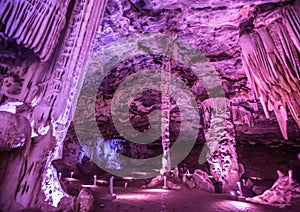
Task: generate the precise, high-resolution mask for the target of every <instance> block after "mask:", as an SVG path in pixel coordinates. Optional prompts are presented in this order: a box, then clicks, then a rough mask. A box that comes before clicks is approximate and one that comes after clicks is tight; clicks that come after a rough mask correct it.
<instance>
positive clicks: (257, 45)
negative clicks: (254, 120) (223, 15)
mask: <svg viewBox="0 0 300 212" xmlns="http://www.w3.org/2000/svg"><path fill="white" fill-rule="evenodd" d="M247 15H248V16H249V19H247V21H245V22H243V23H242V24H241V30H240V45H241V48H242V55H241V56H242V60H243V64H244V68H245V72H246V74H247V78H248V80H249V82H250V83H251V85H252V89H253V90H254V91H255V94H256V96H257V98H258V99H260V102H261V104H262V106H263V108H264V112H265V115H266V117H267V118H269V111H273V110H274V112H275V114H276V117H277V120H278V122H279V125H280V129H281V132H282V134H283V136H284V138H285V139H287V138H288V134H287V113H288V112H287V108H288V109H289V111H290V112H291V114H292V116H293V118H294V120H295V121H296V123H297V124H298V126H299V127H300V118H299V117H300V92H299V90H300V87H299V85H300V83H299V82H300V69H299V65H300V61H299V51H300V50H299V49H300V34H299V26H300V19H299V13H297V11H296V10H295V8H294V7H293V6H291V5H287V6H284V5H283V6H282V5H278V6H277V7H276V6H275V8H274V6H272V5H268V4H267V5H264V6H254V7H252V8H248V12H247Z"/></svg>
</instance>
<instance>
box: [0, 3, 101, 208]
mask: <svg viewBox="0 0 300 212" xmlns="http://www.w3.org/2000/svg"><path fill="white" fill-rule="evenodd" d="M105 5H106V1H105V0H104V1H84V0H72V1H55V0H53V1H51V0H47V1H25V0H24V1H21V0H20V1H7V0H3V1H0V20H1V23H0V41H1V43H0V45H1V49H0V70H1V75H0V77H1V93H0V96H1V102H0V104H2V105H8V104H12V103H15V102H18V103H19V104H17V106H16V107H15V109H14V110H13V111H14V112H15V113H16V115H15V117H19V116H22V117H23V119H27V120H28V122H29V123H30V125H31V129H28V128H29V126H27V125H26V129H24V132H23V133H24V136H23V137H24V138H25V137H26V140H27V143H28V146H29V147H30V149H27V151H26V152H25V151H21V152H10V153H9V152H7V153H3V154H2V153H1V156H3V159H1V164H0V165H1V167H5V166H7V163H9V165H10V166H12V167H14V170H13V172H12V171H5V172H4V173H1V176H2V177H1V184H0V188H1V192H0V208H1V209H3V210H4V211H15V210H18V209H22V208H23V207H31V206H35V205H38V204H41V202H42V201H44V199H46V200H47V201H49V202H50V203H52V204H54V205H57V203H58V201H59V200H60V198H61V197H62V196H63V195H65V193H64V192H63V191H62V189H61V187H60V185H59V182H58V179H57V174H56V170H55V169H54V168H53V167H52V165H51V162H52V160H54V159H57V158H59V157H60V156H61V150H62V142H63V139H64V137H65V134H66V132H67V129H68V126H69V123H70V120H71V119H72V115H73V114H72V109H71V108H72V107H73V106H72V105H73V104H74V100H76V93H77V92H78V90H79V89H80V83H81V79H82V76H83V66H84V64H85V63H86V62H87V59H88V57H89V52H90V47H91V43H92V40H93V38H94V33H95V32H96V31H97V28H98V26H99V23H100V20H101V16H102V14H103V12H104V8H105ZM10 108H12V107H10ZM1 115H2V116H1V118H5V117H7V115H5V114H4V113H1ZM11 116H13V115H11ZM12 120H13V119H12ZM16 123H18V122H16ZM24 127H25V126H24ZM22 128H23V126H22V127H20V130H22ZM31 131H32V134H31V136H30V133H31ZM16 132H19V131H16ZM28 136H29V137H32V138H31V139H30V138H29V139H28V138H27V137H28ZM18 138H20V139H21V140H22V141H23V139H24V138H21V137H20V136H19V135H16V136H15V139H18ZM7 142H9V141H7ZM21 143H22V142H21ZM21 143H20V144H18V145H21V146H22V145H23V144H21ZM6 146H7V145H6ZM26 146H27V144H26ZM1 170H4V169H1ZM42 190H43V191H42ZM15 202H18V204H16V203H15Z"/></svg>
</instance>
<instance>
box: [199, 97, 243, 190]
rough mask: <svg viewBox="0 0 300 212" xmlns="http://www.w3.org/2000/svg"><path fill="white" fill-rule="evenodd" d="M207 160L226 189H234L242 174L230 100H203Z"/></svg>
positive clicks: (214, 175) (215, 176)
mask: <svg viewBox="0 0 300 212" xmlns="http://www.w3.org/2000/svg"><path fill="white" fill-rule="evenodd" d="M201 110H202V111H203V119H204V132H205V140H206V142H207V147H208V154H207V161H208V163H209V164H210V172H211V174H212V176H213V177H214V179H215V181H218V182H222V183H223V186H224V190H229V189H234V188H236V186H237V182H238V181H239V179H240V176H241V174H243V173H240V169H239V164H238V157H237V153H236V148H235V144H236V141H235V131H234V125H233V123H232V120H231V115H230V110H229V100H227V99H226V98H224V97H218V98H210V99H207V100H205V101H203V102H202V105H201Z"/></svg>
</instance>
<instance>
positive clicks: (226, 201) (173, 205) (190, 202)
mask: <svg viewBox="0 0 300 212" xmlns="http://www.w3.org/2000/svg"><path fill="white" fill-rule="evenodd" d="M114 193H115V194H116V195H117V197H116V199H115V200H113V201H108V200H107V199H106V197H107V196H106V194H108V188H104V187H102V188H98V189H96V190H94V197H95V204H94V211H107V212H108V211H109V212H111V211H120V212H123V211H130V212H133V211H151V212H156V211H158V212H169V211H170V212H171V211H176V212H177V211H178V212H181V211H192V212H193V211H201V212H202V211H204V212H206V211H207V212H215V211H247V212H250V211H263V212H264V211H266V212H274V211H275V212H276V211H300V205H293V206H291V207H286V208H278V207H272V206H266V205H259V204H253V203H248V202H244V201H237V200H233V199H232V198H231V197H230V196H229V195H227V194H215V193H207V192H203V191H199V190H191V189H189V188H187V187H183V188H182V189H180V190H165V189H161V188H153V189H137V188H134V187H127V188H125V187H116V188H115V190H114ZM104 194H105V195H104Z"/></svg>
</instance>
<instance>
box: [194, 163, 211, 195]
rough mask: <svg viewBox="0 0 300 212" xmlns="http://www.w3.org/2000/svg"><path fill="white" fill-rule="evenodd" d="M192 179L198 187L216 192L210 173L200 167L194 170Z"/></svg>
mask: <svg viewBox="0 0 300 212" xmlns="http://www.w3.org/2000/svg"><path fill="white" fill-rule="evenodd" d="M191 181H192V182H194V183H195V184H196V188H197V189H200V190H203V191H209V192H214V186H213V183H212V181H211V179H210V178H209V176H208V174H207V173H206V172H204V171H202V170H200V169H196V170H195V171H194V173H193V176H192V179H191Z"/></svg>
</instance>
